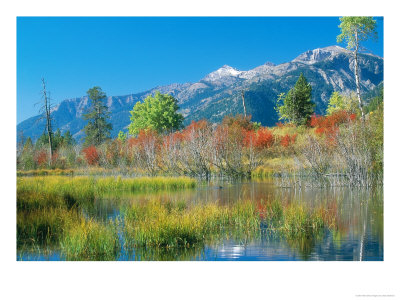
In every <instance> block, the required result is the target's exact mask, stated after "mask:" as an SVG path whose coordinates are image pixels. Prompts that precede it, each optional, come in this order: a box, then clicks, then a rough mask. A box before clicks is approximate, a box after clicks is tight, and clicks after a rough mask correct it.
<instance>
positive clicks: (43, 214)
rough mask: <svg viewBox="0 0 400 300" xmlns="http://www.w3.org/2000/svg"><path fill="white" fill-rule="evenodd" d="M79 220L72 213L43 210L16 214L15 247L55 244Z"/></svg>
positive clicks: (64, 210) (76, 215)
mask: <svg viewBox="0 0 400 300" xmlns="http://www.w3.org/2000/svg"><path fill="white" fill-rule="evenodd" d="M78 219H79V216H78V214H77V213H76V212H74V211H69V210H66V209H60V208H53V207H50V208H45V209H40V210H34V211H32V212H27V211H21V212H18V214H17V246H18V247H19V248H22V247H25V246H34V245H51V244H57V243H58V242H59V240H60V239H61V238H62V236H63V235H64V233H65V230H66V229H67V228H69V227H71V226H73V224H74V223H75V222H76V221H77V220H78Z"/></svg>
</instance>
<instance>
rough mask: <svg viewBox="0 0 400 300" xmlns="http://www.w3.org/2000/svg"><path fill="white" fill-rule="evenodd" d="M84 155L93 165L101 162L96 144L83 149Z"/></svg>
mask: <svg viewBox="0 0 400 300" xmlns="http://www.w3.org/2000/svg"><path fill="white" fill-rule="evenodd" d="M82 152H83V155H84V157H85V160H86V162H87V163H88V164H89V165H91V166H93V165H97V164H98V163H99V159H100V156H99V152H98V151H97V149H96V147H95V146H93V145H92V146H89V147H86V148H84V149H83V150H82Z"/></svg>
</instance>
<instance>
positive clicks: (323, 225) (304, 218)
mask: <svg viewBox="0 0 400 300" xmlns="http://www.w3.org/2000/svg"><path fill="white" fill-rule="evenodd" d="M258 212H259V214H260V217H261V219H262V222H263V223H265V224H267V228H268V229H269V230H271V231H277V232H279V233H281V234H282V235H284V236H285V237H286V238H288V239H293V238H295V239H300V238H312V237H314V236H316V235H318V234H319V233H320V232H322V231H323V230H324V229H332V230H336V229H337V223H336V211H334V210H330V209H327V208H325V207H324V206H322V205H321V206H319V207H315V208H312V207H307V206H305V205H304V204H302V203H284V202H282V201H279V200H276V199H275V200H273V201H268V202H265V203H260V204H259V206H258Z"/></svg>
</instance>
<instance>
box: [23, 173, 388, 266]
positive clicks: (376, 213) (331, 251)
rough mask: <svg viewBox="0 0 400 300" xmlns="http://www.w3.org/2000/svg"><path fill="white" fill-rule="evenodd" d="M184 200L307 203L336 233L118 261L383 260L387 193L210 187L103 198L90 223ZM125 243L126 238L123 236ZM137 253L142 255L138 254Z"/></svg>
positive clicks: (267, 183) (40, 253)
mask: <svg viewBox="0 0 400 300" xmlns="http://www.w3.org/2000/svg"><path fill="white" fill-rule="evenodd" d="M154 198H157V199H165V200H172V201H176V200H182V199H185V200H187V201H188V203H189V205H190V204H192V205H195V204H198V203H204V202H217V203H219V204H221V205H229V204H232V203H235V202H236V201H243V200H251V201H254V202H256V203H257V202H259V201H261V200H267V199H280V200H281V201H286V202H298V203H303V204H305V205H307V206H310V207H316V206H319V205H321V204H322V205H323V206H324V207H329V208H330V209H334V210H335V211H336V217H337V221H338V230H335V231H330V230H326V231H324V232H323V233H322V234H321V235H319V236H317V237H314V238H313V239H307V240H287V239H285V238H284V237H282V236H279V235H278V234H276V233H275V234H274V233H271V232H269V231H267V230H263V231H262V232H261V234H260V235H259V236H257V237H254V238H252V240H235V239H225V240H223V241H220V242H218V243H216V244H213V245H205V246H202V247H194V248H190V249H184V250H162V249H161V250H160V249H153V250H150V249H147V250H146V251H142V252H135V251H133V252H130V253H127V252H126V251H125V250H124V249H123V247H122V250H121V253H120V254H119V256H118V257H117V260H209V261H212V260H218V261H221V260H222V261H236V260H237V261H240V260H251V261H256V260H262V261H267V260H272V261H285V260H290V261H294V260H322V261H325V260H326V261H343V260H355V261H360V260H363V261H364V260H375V261H380V260H383V190H382V188H375V189H354V188H353V189H350V188H323V189H315V188H313V189H304V188H303V189H294V188H280V187H277V186H276V185H274V183H273V181H272V180H262V181H257V180H252V181H248V182H236V183H235V182H210V183H206V184H203V185H200V186H199V187H198V188H197V189H195V190H184V191H176V192H159V193H147V194H145V193H142V194H130V193H126V194H122V195H119V196H118V197H117V198H115V196H113V195H109V196H107V195H105V196H104V197H103V198H102V199H99V200H96V202H95V206H94V207H93V208H92V209H90V210H88V211H85V212H84V213H85V214H87V215H88V216H89V217H94V218H96V219H98V220H103V221H107V220H108V219H114V218H117V217H120V207H121V206H124V205H129V203H131V202H134V201H149V200H150V199H154ZM121 243H123V237H122V236H121ZM138 251H139V250H138ZM18 259H22V260H63V259H64V258H63V257H62V256H61V255H60V253H59V252H58V251H57V249H51V251H44V250H43V249H39V248H38V249H35V250H33V251H29V252H23V253H18Z"/></svg>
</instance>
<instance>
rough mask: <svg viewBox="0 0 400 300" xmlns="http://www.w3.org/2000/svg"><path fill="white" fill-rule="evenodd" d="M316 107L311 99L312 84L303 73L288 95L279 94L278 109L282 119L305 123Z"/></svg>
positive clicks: (297, 123) (298, 123) (300, 123)
mask: <svg viewBox="0 0 400 300" xmlns="http://www.w3.org/2000/svg"><path fill="white" fill-rule="evenodd" d="M282 102H283V103H282ZM314 107H315V104H314V103H313V102H312V101H311V85H310V84H309V83H308V82H307V79H306V78H305V77H304V75H303V73H301V74H300V77H299V79H298V80H297V82H296V84H295V86H294V87H293V88H292V89H291V90H290V91H289V92H288V93H287V94H286V95H285V94H280V95H279V99H278V103H277V108H276V110H277V112H278V113H279V116H280V117H279V119H280V120H282V119H284V120H287V121H289V122H291V123H294V124H296V125H305V124H307V122H308V120H309V119H310V117H311V115H312V113H313V112H314Z"/></svg>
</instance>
